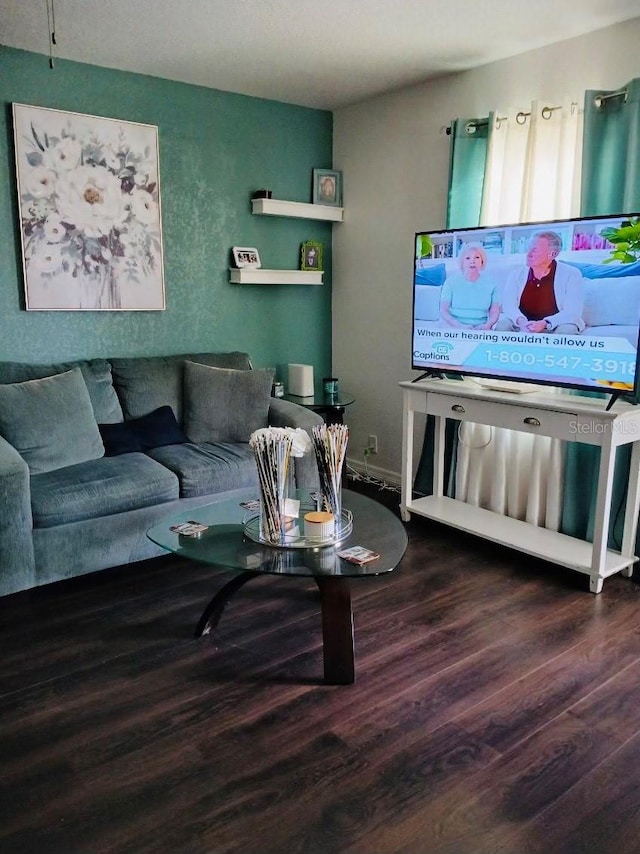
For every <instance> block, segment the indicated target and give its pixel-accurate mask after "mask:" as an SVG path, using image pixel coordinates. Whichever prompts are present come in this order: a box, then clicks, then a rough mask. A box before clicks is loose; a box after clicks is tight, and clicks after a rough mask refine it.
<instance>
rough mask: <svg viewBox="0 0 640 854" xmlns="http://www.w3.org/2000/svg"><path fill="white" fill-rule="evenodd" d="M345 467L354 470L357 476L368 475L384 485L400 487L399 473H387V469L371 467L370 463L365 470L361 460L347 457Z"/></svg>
mask: <svg viewBox="0 0 640 854" xmlns="http://www.w3.org/2000/svg"><path fill="white" fill-rule="evenodd" d="M347 465H349V466H350V467H351V468H353V469H355V470H356V471H357V472H358V474H362V475H370V476H371V477H376V478H379V479H380V480H384V481H385V482H386V483H388V484H390V485H393V486H400V485H401V483H402V477H401V476H400V472H397V471H389V469H383V468H380V467H379V466H374V465H371V463H367V466H366V468H365V465H364V463H363V462H362V461H361V460H352V459H349V458H348V457H347Z"/></svg>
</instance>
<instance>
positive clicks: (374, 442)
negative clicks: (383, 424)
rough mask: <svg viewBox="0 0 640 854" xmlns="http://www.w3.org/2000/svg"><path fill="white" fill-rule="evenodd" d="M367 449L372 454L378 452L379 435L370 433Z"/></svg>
mask: <svg viewBox="0 0 640 854" xmlns="http://www.w3.org/2000/svg"><path fill="white" fill-rule="evenodd" d="M367 450H368V451H369V453H370V454H377V453H378V437H377V436H376V434H375V433H369V439H368V442H367Z"/></svg>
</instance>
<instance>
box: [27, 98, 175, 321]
mask: <svg viewBox="0 0 640 854" xmlns="http://www.w3.org/2000/svg"><path fill="white" fill-rule="evenodd" d="M13 128H14V141H15V157H16V177H17V184H18V208H19V211H18V213H19V218H20V238H21V242H22V263H23V270H24V283H25V308H26V309H27V310H28V311H33V310H43V309H44V310H54V311H56V310H57V311H104V310H110V311H113V310H116V311H162V310H164V309H165V288H164V268H163V253H162V218H161V212H160V179H159V157H158V128H157V127H156V126H155V125H145V124H139V123H137V122H127V121H123V120H120V119H109V118H102V117H100V116H91V115H86V114H84V113H70V112H65V111H62V110H54V109H49V108H45V107H34V106H29V105H27V104H17V103H14V104H13Z"/></svg>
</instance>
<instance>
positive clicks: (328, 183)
mask: <svg viewBox="0 0 640 854" xmlns="http://www.w3.org/2000/svg"><path fill="white" fill-rule="evenodd" d="M313 204H314V205H330V206H333V207H338V208H339V207H342V172H338V171H336V170H335V169H314V170H313Z"/></svg>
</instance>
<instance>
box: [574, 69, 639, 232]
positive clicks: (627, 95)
mask: <svg viewBox="0 0 640 854" xmlns="http://www.w3.org/2000/svg"><path fill="white" fill-rule="evenodd" d="M581 189H582V193H581V205H580V207H581V213H582V215H583V216H600V215H601V214H617V213H634V212H636V211H639V210H640V78H636V79H635V80H632V81H631V82H630V83H627V84H626V86H622V87H621V88H620V89H616V90H615V91H609V92H603V91H594V90H588V91H587V92H586V93H585V102H584V136H583V144H582V188H581Z"/></svg>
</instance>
